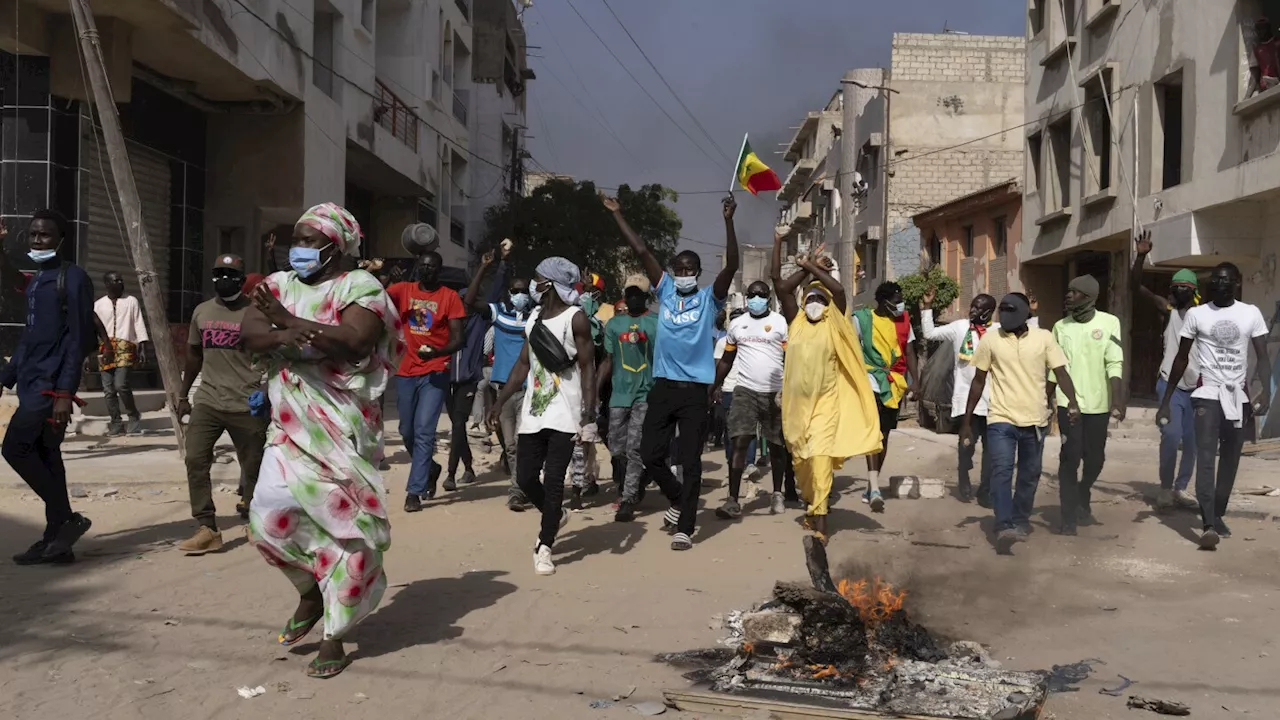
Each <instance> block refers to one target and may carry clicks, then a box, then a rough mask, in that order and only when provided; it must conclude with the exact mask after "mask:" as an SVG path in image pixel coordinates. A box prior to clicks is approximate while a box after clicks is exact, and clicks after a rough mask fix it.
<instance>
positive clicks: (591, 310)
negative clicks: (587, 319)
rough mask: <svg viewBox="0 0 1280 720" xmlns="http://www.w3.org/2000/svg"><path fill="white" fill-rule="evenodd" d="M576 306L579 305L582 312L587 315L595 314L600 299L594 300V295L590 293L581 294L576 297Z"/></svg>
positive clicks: (598, 307)
mask: <svg viewBox="0 0 1280 720" xmlns="http://www.w3.org/2000/svg"><path fill="white" fill-rule="evenodd" d="M578 306H579V307H581V308H582V312H584V313H586V314H587V315H595V314H596V311H597V310H599V309H600V301H599V300H596V299H595V297H593V296H591V295H583V296H582V297H580V298H578Z"/></svg>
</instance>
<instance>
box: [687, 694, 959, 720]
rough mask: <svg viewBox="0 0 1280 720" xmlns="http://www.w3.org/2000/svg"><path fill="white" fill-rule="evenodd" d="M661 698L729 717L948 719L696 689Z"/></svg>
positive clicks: (859, 719)
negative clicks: (823, 705)
mask: <svg viewBox="0 0 1280 720" xmlns="http://www.w3.org/2000/svg"><path fill="white" fill-rule="evenodd" d="M662 698H663V700H664V701H665V702H666V704H667V705H672V706H675V708H676V709H677V710H681V711H683V712H691V713H716V714H718V715H729V716H731V717H747V716H752V715H754V716H758V715H759V714H760V713H761V711H763V712H767V713H769V717H770V718H777V719H778V720H810V719H811V718H835V720H886V719H887V718H898V719H900V720H948V719H947V718H942V717H937V716H927V715H886V714H884V713H882V712H876V711H875V710H853V709H848V708H830V707H822V706H818V705H804V704H801V703H793V702H782V701H779V700H761V699H759V698H753V697H747V696H745V695H723V694H721V693H712V692H696V691H692V690H664V691H663V693H662Z"/></svg>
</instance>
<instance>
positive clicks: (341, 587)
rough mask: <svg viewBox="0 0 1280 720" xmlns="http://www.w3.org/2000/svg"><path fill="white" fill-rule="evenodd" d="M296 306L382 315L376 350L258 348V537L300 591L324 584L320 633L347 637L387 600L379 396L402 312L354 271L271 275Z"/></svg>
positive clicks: (333, 318) (322, 314) (337, 316)
mask: <svg viewBox="0 0 1280 720" xmlns="http://www.w3.org/2000/svg"><path fill="white" fill-rule="evenodd" d="M265 282H266V284H267V286H268V287H269V288H270V289H271V291H272V292H273V293H274V294H275V296H276V297H277V298H279V300H280V303H281V304H282V305H284V307H285V309H287V310H288V311H289V312H291V313H293V314H294V315H296V316H297V317H300V318H303V319H305V320H311V321H313V322H317V323H322V324H325V325H335V326H336V325H338V324H340V322H341V316H342V311H343V310H344V309H346V308H348V307H351V306H352V305H358V306H360V307H362V308H364V309H366V310H368V311H370V312H372V313H374V314H375V315H377V316H378V317H379V318H381V319H382V321H383V323H384V324H385V330H384V332H383V334H382V337H381V338H379V340H378V342H377V344H376V346H375V348H374V351H373V354H372V355H370V356H369V357H367V358H365V359H364V360H363V361H361V362H359V363H356V364H351V363H339V362H335V361H333V360H330V359H329V358H327V357H326V356H324V355H323V354H321V353H319V352H318V351H316V350H314V349H307V350H305V351H299V350H296V349H286V350H283V351H281V352H279V353H273V354H271V355H267V356H263V357H260V358H259V361H260V362H261V363H262V364H263V365H264V366H265V368H264V369H265V370H266V372H267V380H268V383H267V387H268V394H269V397H270V399H271V426H270V429H269V430H268V432H267V449H266V452H265V454H264V455H263V458H262V469H261V471H260V472H259V475H258V485H257V488H256V490H255V493H254V497H253V504H252V506H251V507H250V520H249V526H250V530H251V537H252V540H253V543H254V545H255V546H256V547H257V548H258V551H259V552H260V553H262V556H263V557H264V558H266V560H267V562H268V563H270V564H272V565H274V566H275V567H278V568H280V569H281V570H282V571H283V572H284V574H285V575H286V576H288V577H289V579H290V581H292V582H293V584H294V585H295V586H296V587H297V588H298V590H299V592H303V593H305V592H307V591H309V590H310V589H311V588H312V587H314V586H316V585H318V586H319V588H320V591H321V593H322V594H323V595H324V604H325V617H324V636H325V638H326V639H335V640H337V639H341V638H342V637H343V635H344V634H346V633H347V632H348V631H349V630H350V629H351V628H352V627H353V626H355V625H356V624H357V623H358V622H360V621H361V620H363V619H364V618H365V616H367V615H368V614H369V613H370V612H372V611H373V609H374V608H376V607H377V606H378V602H379V601H380V600H381V599H382V593H383V591H384V590H385V589H386V587H387V580H386V577H385V576H384V575H383V573H382V553H384V552H385V551H386V550H387V548H389V547H390V546H391V525H390V523H389V522H388V520H387V509H386V502H385V501H386V490H385V489H384V488H383V485H382V478H381V476H380V475H379V473H378V465H379V463H380V462H381V461H382V418H381V408H380V404H379V398H381V396H382V393H383V391H384V390H385V389H386V387H387V381H388V379H389V378H390V377H391V376H392V374H393V373H394V372H395V368H396V367H397V364H398V361H399V357H400V352H401V343H400V340H399V338H400V332H399V325H400V320H399V315H398V313H397V312H396V310H395V307H394V305H393V304H392V302H391V298H390V297H388V296H387V293H386V292H385V291H384V290H383V289H382V285H381V284H380V283H379V282H378V281H377V280H376V279H375V278H374V277H373V276H372V275H370V274H369V273H367V272H365V271H363V270H355V271H352V272H349V273H346V274H344V275H340V276H338V277H336V278H334V279H333V280H330V281H328V282H324V283H320V284H317V285H314V286H312V285H307V284H306V283H304V282H302V281H301V280H299V279H298V276H297V274H296V273H294V272H292V271H287V272H279V273H275V274H273V275H271V276H270V277H268V278H267V279H266V281H265Z"/></svg>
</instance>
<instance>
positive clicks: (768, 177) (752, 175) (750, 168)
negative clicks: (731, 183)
mask: <svg viewBox="0 0 1280 720" xmlns="http://www.w3.org/2000/svg"><path fill="white" fill-rule="evenodd" d="M733 176H734V178H735V179H736V180H737V181H738V184H739V185H741V186H742V187H743V188H744V189H746V190H749V191H751V194H752V195H758V194H760V191H762V190H780V189H782V182H781V181H780V180H778V174H777V173H775V172H774V171H772V170H770V169H769V166H768V165H765V164H764V163H762V162H760V158H759V157H757V156H756V154H755V151H753V150H752V149H751V143H749V142H747V139H746V138H745V137H743V138H742V152H741V153H739V155H738V167H737V169H736V170H735V171H734V173H733Z"/></svg>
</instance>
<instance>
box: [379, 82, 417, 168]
mask: <svg viewBox="0 0 1280 720" xmlns="http://www.w3.org/2000/svg"><path fill="white" fill-rule="evenodd" d="M374 86H375V88H376V90H377V93H376V96H377V104H376V105H375V106H374V110H375V114H377V116H378V124H379V125H381V126H382V127H384V128H386V129H387V132H389V133H391V134H392V136H394V137H395V138H396V139H397V140H399V141H400V142H402V143H404V144H405V145H408V146H409V147H410V148H411V149H413V151H414V152H417V151H418V116H417V114H416V113H414V112H413V111H412V110H410V109H409V106H408V105H405V104H404V102H403V101H402V100H401V99H400V98H399V97H397V96H396V94H395V93H393V92H391V88H389V87H387V86H386V85H385V84H383V82H382V81H381V80H374Z"/></svg>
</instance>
